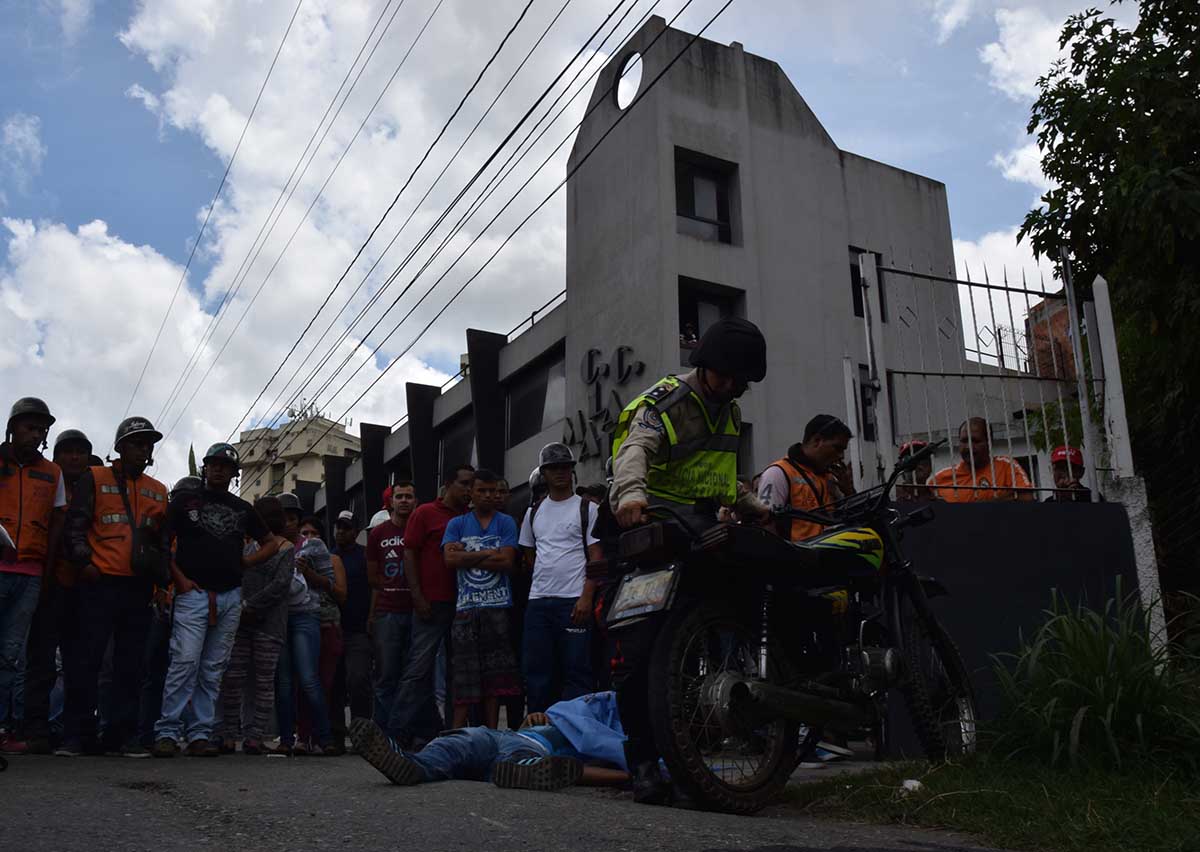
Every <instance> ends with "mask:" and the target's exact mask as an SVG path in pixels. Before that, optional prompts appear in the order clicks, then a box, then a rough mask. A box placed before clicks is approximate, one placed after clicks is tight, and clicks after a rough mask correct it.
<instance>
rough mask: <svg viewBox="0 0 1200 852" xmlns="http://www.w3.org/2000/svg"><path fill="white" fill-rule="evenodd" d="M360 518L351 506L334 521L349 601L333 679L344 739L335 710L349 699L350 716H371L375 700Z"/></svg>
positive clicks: (339, 738)
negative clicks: (350, 508) (358, 519)
mask: <svg viewBox="0 0 1200 852" xmlns="http://www.w3.org/2000/svg"><path fill="white" fill-rule="evenodd" d="M357 539H358V521H357V520H356V519H355V517H354V513H353V512H351V511H350V510H349V509H343V510H342V511H341V512H339V513H338V516H337V520H336V521H334V523H333V540H334V544H335V547H334V548H333V550H332V551H331V552H332V553H333V555H334V556H337V557H339V558H340V559H341V560H342V565H343V566H344V567H345V571H346V602H345V603H344V604H342V643H343V649H344V650H343V653H342V657H341V660H340V661H339V662H338V670H337V674H336V675H334V681H333V702H332V706H333V708H334V712H333V713H332V719H333V737H334V739H335V740H336V741H337V744H338V745H341V744H342V743H344V742H345V737H346V730H345V728H346V714H345V713H338V712H336V710H337V708H340V707H344V706H345V705H346V698H349V699H350V717H351V718H358V717H360V716H364V717H369V716H370V715H371V707H372V704H373V703H374V691H373V689H372V688H371V637H370V635H368V633H367V617H368V616H369V615H370V612H371V584H370V582H369V581H368V580H367V553H366V549H365V548H364V547H363V546H362V545H361V544H359V543H358V541H357Z"/></svg>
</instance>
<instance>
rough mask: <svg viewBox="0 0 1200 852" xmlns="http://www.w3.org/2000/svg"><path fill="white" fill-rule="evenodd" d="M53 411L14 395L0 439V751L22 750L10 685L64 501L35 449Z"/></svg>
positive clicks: (58, 481) (55, 474)
mask: <svg viewBox="0 0 1200 852" xmlns="http://www.w3.org/2000/svg"><path fill="white" fill-rule="evenodd" d="M53 424H54V417H53V416H51V414H50V409H49V408H48V407H47V405H46V403H44V402H42V400H40V399H37V398H36V397H32V396H29V397H24V398H22V399H18V400H17V401H16V402H15V403H14V404H13V407H12V411H11V412H10V414H9V418H8V426H7V428H6V429H5V438H4V443H3V444H0V524H2V525H3V527H4V530H5V533H6V534H7V537H8V539H10V540H9V541H5V542H4V545H5V546H4V548H3V553H0V753H5V754H21V753H23V752H24V751H25V750H26V745H25V742H24V741H23V740H21V739H19V738H18V737H17V736H16V734H15V733H13V732H12V731H10V730H9V729H10V728H11V727H13V725H14V721H15V720H13V719H10V718H8V715H9V709H10V708H11V707H13V690H14V688H15V687H16V683H17V677H18V674H19V673H20V671H21V669H22V668H23V667H24V663H25V643H26V640H27V639H28V637H29V626H30V624H32V623H33V614H34V612H35V610H36V609H37V603H38V596H39V593H40V590H41V585H42V583H43V582H44V578H45V577H46V575H47V572H48V570H49V569H48V566H50V565H52V564H53V561H54V556H55V551H56V550H57V548H58V537H59V533H60V531H61V528H62V513H63V507H64V506H66V504H67V496H66V487H65V485H64V484H63V477H62V471H61V470H60V469H59V467H58V465H56V464H55V463H54V462H52V461H50V460H48V459H46V458H45V457H43V456H42V453H41V450H43V449H45V447H46V446H47V445H46V436H47V434H49V432H50V427H51V426H52V425H53Z"/></svg>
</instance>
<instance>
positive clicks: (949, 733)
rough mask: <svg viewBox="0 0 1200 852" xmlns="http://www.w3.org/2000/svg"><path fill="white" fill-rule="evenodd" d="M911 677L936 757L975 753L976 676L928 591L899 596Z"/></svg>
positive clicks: (921, 734)
mask: <svg viewBox="0 0 1200 852" xmlns="http://www.w3.org/2000/svg"><path fill="white" fill-rule="evenodd" d="M898 604H899V606H898V612H897V615H898V617H899V619H900V624H901V635H902V636H903V641H904V662H905V669H906V672H907V676H906V678H905V685H904V689H903V693H904V698H905V701H906V702H907V704H908V709H909V713H910V715H911V718H912V722H913V727H914V728H915V730H916V734H917V738H918V739H919V740H920V741H921V746H922V748H924V749H925V754H926V756H927V757H928V758H929V759H930V760H932V761H940V760H945V759H947V758H955V757H965V756H967V755H970V754H974V753H975V749H976V746H977V741H978V713H977V710H976V707H977V705H976V703H975V691H974V690H973V689H972V687H971V678H970V674H969V673H968V672H967V666H966V663H965V662H963V658H962V654H961V653H959V650H958V646H957V645H956V644H955V643H954V639H953V638H951V636H950V634H949V633H948V632H947V631H946V628H945V627H943V626H942V623H941V622H940V621H939V620H938V618H937V616H935V615H934V614H933V611H932V610H931V609H930V607H929V603H928V601H927V600H926V599H925V596H924V593H923V592H922V591H921V590H920V589H919V588H917V589H916V590H915V591H910V590H904V591H902V592H900V594H899V601H898Z"/></svg>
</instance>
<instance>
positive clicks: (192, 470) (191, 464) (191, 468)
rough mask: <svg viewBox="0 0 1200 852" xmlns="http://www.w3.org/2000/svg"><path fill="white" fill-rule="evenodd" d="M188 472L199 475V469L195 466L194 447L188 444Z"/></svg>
mask: <svg viewBox="0 0 1200 852" xmlns="http://www.w3.org/2000/svg"><path fill="white" fill-rule="evenodd" d="M188 473H189V474H191V475H192V476H199V475H200V471H199V470H197V468H196V448H195V447H194V446H192V445H191V444H188Z"/></svg>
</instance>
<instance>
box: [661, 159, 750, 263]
mask: <svg viewBox="0 0 1200 852" xmlns="http://www.w3.org/2000/svg"><path fill="white" fill-rule="evenodd" d="M736 175H737V164H736V163H730V162H728V161H726V160H719V159H717V158H716V157H710V156H708V155H706V154H699V153H697V152H695V151H688V150H686V149H684V148H676V149H675V213H676V217H677V218H676V231H677V232H678V233H680V234H687V235H689V236H693V237H698V238H699V239H702V240H712V241H713V242H721V243H732V242H733V208H734V206H735V205H734V204H733V201H734V198H733V196H734V191H735V190H734V187H735V185H736V180H735V178H736Z"/></svg>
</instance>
